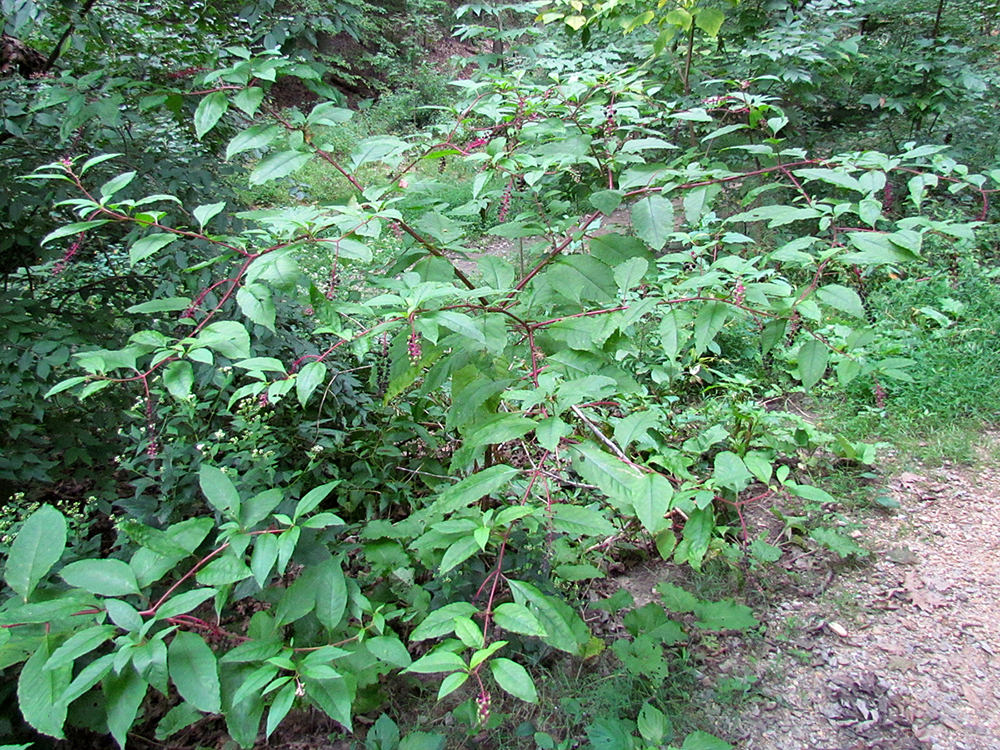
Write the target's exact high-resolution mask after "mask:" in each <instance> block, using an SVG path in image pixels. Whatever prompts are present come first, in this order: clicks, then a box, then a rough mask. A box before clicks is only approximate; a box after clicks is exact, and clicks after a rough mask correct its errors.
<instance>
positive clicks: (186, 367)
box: [163, 360, 194, 399]
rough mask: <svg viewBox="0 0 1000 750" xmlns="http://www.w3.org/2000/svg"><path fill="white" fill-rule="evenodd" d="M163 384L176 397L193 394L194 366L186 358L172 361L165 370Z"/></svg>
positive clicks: (183, 397) (182, 397) (185, 396)
mask: <svg viewBox="0 0 1000 750" xmlns="http://www.w3.org/2000/svg"><path fill="white" fill-rule="evenodd" d="M163 384H164V385H165V386H167V390H168V391H170V395H171V396H173V397H174V398H177V399H186V398H187V397H188V396H190V395H191V386H192V385H194V368H193V367H191V363H190V362H186V361H184V360H177V361H175V362H171V363H170V364H169V365H167V367H166V369H165V370H164V371H163Z"/></svg>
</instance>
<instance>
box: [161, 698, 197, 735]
mask: <svg viewBox="0 0 1000 750" xmlns="http://www.w3.org/2000/svg"><path fill="white" fill-rule="evenodd" d="M202 716H203V714H202V713H201V711H199V710H198V709H197V708H195V707H194V706H192V705H191V704H190V703H178V704H177V705H176V706H174V707H173V708H172V709H170V710H169V711H167V714H166V716H164V717H163V718H162V719H160V721H159V722H158V723H157V725H156V739H157V740H159V741H160V742H163V741H164V740H166V739H169V738H170V737H171V736H172V735H174V734H176V733H177V732H179V731H181V730H182V729H186V728H187V727H189V726H191V725H192V724H194V723H195V722H196V721H200V720H201V718H202Z"/></svg>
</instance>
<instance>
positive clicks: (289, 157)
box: [250, 151, 313, 187]
mask: <svg viewBox="0 0 1000 750" xmlns="http://www.w3.org/2000/svg"><path fill="white" fill-rule="evenodd" d="M312 157H313V155H312V153H310V152H308V151H279V152H278V153H276V154H271V155H270V156H268V157H267V158H265V159H264V160H263V161H261V163H260V164H258V165H257V168H256V169H254V170H253V172H251V173H250V186H251V187H253V186H255V185H263V184H264V183H265V182H270V181H271V180H277V179H280V178H282V177H287V176H288V175H290V174H292V173H293V172H296V171H298V170H299V169H301V168H302V167H304V166H305V165H306V164H308V163H309V161H310V160H311V159H312Z"/></svg>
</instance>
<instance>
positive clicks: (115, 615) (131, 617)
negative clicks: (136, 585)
mask: <svg viewBox="0 0 1000 750" xmlns="http://www.w3.org/2000/svg"><path fill="white" fill-rule="evenodd" d="M104 608H105V609H106V610H107V612H108V617H110V618H111V622H113V623H114V624H115V625H117V626H118V627H120V628H121V629H122V630H127V631H129V632H130V633H137V632H139V631H140V630H142V626H143V620H142V615H140V614H139V610H137V609H136V608H135V607H133V606H132V605H131V604H129V603H128V602H123V601H122V600H121V599H106V600H105V601H104Z"/></svg>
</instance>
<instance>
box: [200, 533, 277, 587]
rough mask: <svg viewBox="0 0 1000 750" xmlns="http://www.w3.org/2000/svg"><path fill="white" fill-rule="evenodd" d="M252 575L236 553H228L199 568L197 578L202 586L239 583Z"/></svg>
mask: <svg viewBox="0 0 1000 750" xmlns="http://www.w3.org/2000/svg"><path fill="white" fill-rule="evenodd" d="M282 536H284V534H283V535H282ZM279 545H280V541H279ZM279 551H280V550H279ZM251 575H253V573H252V571H251V570H250V568H248V567H247V566H246V564H245V563H244V562H243V560H241V559H240V558H238V557H236V556H235V555H228V554H227V555H224V556H222V557H220V558H218V559H216V560H212V562H210V563H209V564H208V565H206V566H205V567H204V568H202V569H201V570H199V571H198V573H197V575H196V576H195V580H196V581H198V583H200V584H201V585H202V586H228V585H229V584H231V583H238V582H239V581H242V580H243V579H244V578H249V577H250V576H251Z"/></svg>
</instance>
